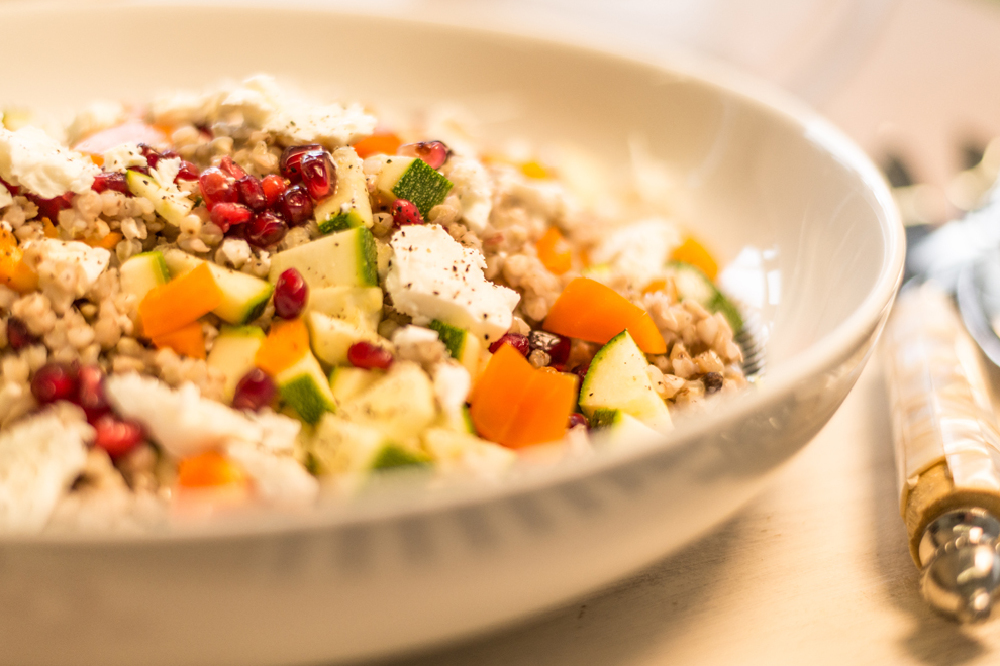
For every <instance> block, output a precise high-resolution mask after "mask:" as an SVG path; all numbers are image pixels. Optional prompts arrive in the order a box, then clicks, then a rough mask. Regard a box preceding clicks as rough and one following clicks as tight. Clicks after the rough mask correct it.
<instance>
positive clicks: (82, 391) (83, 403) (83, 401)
mask: <svg viewBox="0 0 1000 666" xmlns="http://www.w3.org/2000/svg"><path fill="white" fill-rule="evenodd" d="M73 402H75V403H76V404H78V405H80V407H82V408H83V411H84V412H85V413H86V414H87V420H88V421H90V423H92V424H93V423H94V422H95V421H96V420H97V419H98V418H100V417H102V416H104V415H105V414H107V413H108V412H110V411H111V406H110V405H109V404H108V399H107V397H105V395H104V371H103V370H101V369H100V368H99V367H98V366H96V365H85V366H83V367H81V368H80V371H79V375H78V380H77V391H76V400H74V401H73Z"/></svg>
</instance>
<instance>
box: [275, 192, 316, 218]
mask: <svg viewBox="0 0 1000 666" xmlns="http://www.w3.org/2000/svg"><path fill="white" fill-rule="evenodd" d="M275 209H276V210H277V212H278V214H280V215H281V217H283V218H285V221H286V222H288V224H289V225H290V226H293V227H296V226H298V225H300V224H305V223H306V222H308V221H309V218H311V217H312V214H313V202H312V199H311V198H310V197H309V193H308V192H306V189H305V188H304V187H302V186H301V185H293V186H292V187H289V188H288V189H287V190H285V192H284V194H282V195H281V198H280V199H278V205H277V206H275Z"/></svg>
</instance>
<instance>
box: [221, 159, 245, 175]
mask: <svg viewBox="0 0 1000 666" xmlns="http://www.w3.org/2000/svg"><path fill="white" fill-rule="evenodd" d="M219 168H220V169H222V173H224V174H226V175H227V176H229V177H230V178H232V179H233V180H239V179H240V178H244V177H246V175H247V172H246V171H244V170H243V167H241V166H240V165H239V164H237V163H236V162H234V161H233V158H232V157H230V156H229V155H224V156H223V157H222V159H221V160H219Z"/></svg>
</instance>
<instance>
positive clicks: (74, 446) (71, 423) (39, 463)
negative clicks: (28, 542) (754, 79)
mask: <svg viewBox="0 0 1000 666" xmlns="http://www.w3.org/2000/svg"><path fill="white" fill-rule="evenodd" d="M93 437H94V430H93V428H91V427H90V426H89V425H87V422H86V420H84V416H83V412H82V411H81V410H79V409H78V408H73V407H68V406H67V407H65V408H61V409H50V410H47V411H45V412H42V413H41V414H38V415H37V416H34V417H32V418H29V419H26V420H24V421H21V422H19V423H17V424H16V425H14V426H12V427H11V428H10V429H8V430H6V431H5V432H4V433H3V434H0V532H22V533H23V532H37V531H38V530H40V529H42V528H43V527H44V526H45V524H46V522H48V520H49V517H50V516H51V515H52V511H53V510H54V509H55V507H56V504H57V503H58V501H59V499H60V498H61V497H62V496H63V494H64V493H65V492H66V491H67V490H69V487H70V485H72V483H73V481H74V480H76V477H77V476H79V474H80V472H82V471H83V468H84V465H85V464H86V461H87V447H86V443H87V442H89V441H90V440H92V439H93Z"/></svg>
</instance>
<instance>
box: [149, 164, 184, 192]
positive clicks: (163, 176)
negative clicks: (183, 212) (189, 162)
mask: <svg viewBox="0 0 1000 666" xmlns="http://www.w3.org/2000/svg"><path fill="white" fill-rule="evenodd" d="M180 172H181V158H179V157H166V158H162V159H160V161H159V162H157V163H156V166H155V167H152V168H150V170H149V175H150V177H152V179H153V180H154V181H156V184H157V185H159V186H160V187H161V188H163V189H164V190H167V191H168V192H171V193H174V192H176V193H177V194H179V195H181V196H186V194H185V193H183V192H181V191H180V190H179V189H178V187H177V184H176V183H175V182H174V180H175V179H176V178H177V174H179V173H180Z"/></svg>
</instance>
